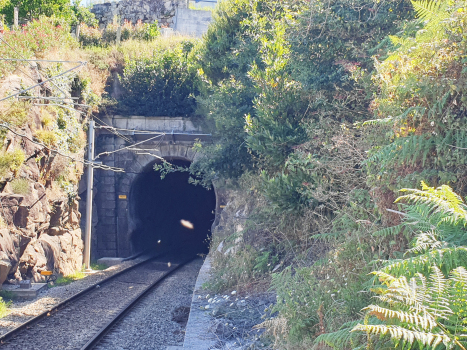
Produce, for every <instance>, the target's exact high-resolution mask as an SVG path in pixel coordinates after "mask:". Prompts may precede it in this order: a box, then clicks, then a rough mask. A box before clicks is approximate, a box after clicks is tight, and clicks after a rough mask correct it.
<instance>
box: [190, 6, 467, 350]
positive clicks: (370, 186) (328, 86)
mask: <svg viewBox="0 0 467 350" xmlns="http://www.w3.org/2000/svg"><path fill="white" fill-rule="evenodd" d="M466 6H467V3H466V2H465V1H463V0H456V1H451V2H441V1H435V0H433V1H429V0H427V1H412V2H411V1H404V0H400V1H398V0H392V1H387V2H379V1H373V0H369V1H354V0H332V1H327V2H320V1H314V2H311V3H310V2H306V1H298V0H297V1H281V2H278V1H274V0H255V1H243V0H227V1H224V2H222V3H220V4H219V6H218V8H217V9H216V10H215V11H214V13H213V15H214V22H213V23H212V25H211V26H210V28H209V30H208V32H207V34H206V35H205V37H204V38H203V41H202V42H201V43H200V45H199V46H197V47H195V49H194V52H195V55H193V56H192V59H193V60H196V63H197V65H198V66H199V69H198V70H199V73H200V76H201V79H202V84H201V85H200V88H199V94H198V95H197V97H196V103H197V110H196V113H197V114H198V115H201V116H203V117H204V122H205V128H206V129H208V130H209V131H210V132H211V133H212V134H213V136H214V139H215V142H214V144H213V145H201V144H198V145H196V146H195V147H196V149H197V151H198V152H200V153H202V154H204V155H205V157H200V158H198V159H199V160H198V161H196V162H195V163H193V164H192V165H191V167H190V172H191V174H192V175H193V180H192V181H193V182H194V183H201V184H203V185H205V186H209V185H210V183H211V182H212V181H214V182H215V183H216V185H217V186H218V187H225V188H229V189H232V188H234V189H235V192H233V193H234V194H233V197H232V198H231V202H230V204H229V206H231V207H232V208H231V209H230V210H231V211H230V212H228V214H226V215H230V214H231V215H232V216H233V217H238V216H239V215H240V216H241V215H242V214H239V213H242V212H244V211H245V212H246V214H245V216H246V218H245V221H241V224H237V223H235V222H236V221H235V220H237V219H235V218H234V219H230V220H231V221H232V225H231V227H225V228H224V230H226V232H223V235H222V238H216V237H214V239H213V241H212V248H213V251H214V250H215V252H214V253H212V255H213V257H214V264H213V266H214V275H213V278H212V280H211V282H210V283H209V286H208V287H209V288H211V289H214V290H223V289H229V288H235V289H237V290H238V289H242V288H244V289H248V288H253V287H252V286H257V285H258V284H262V283H263V282H260V281H261V280H265V281H267V283H270V286H271V288H272V289H273V290H275V291H276V293H277V295H278V299H277V304H276V305H275V306H274V310H275V311H276V312H278V316H277V317H276V318H274V319H270V320H266V321H265V322H264V323H263V324H262V326H263V327H265V328H266V329H267V330H268V332H269V334H272V335H274V337H275V340H276V347H277V348H289V349H300V348H309V344H310V342H315V346H316V347H321V346H324V345H323V344H326V346H329V347H332V348H335V349H349V348H364V347H367V348H369V349H382V348H431V349H435V348H436V349H441V348H459V349H463V348H464V346H465V344H464V339H463V334H464V333H465V332H464V330H463V323H462V322H463V321H461V320H462V319H463V318H464V317H465V316H464V315H463V314H462V312H464V311H463V310H464V307H465V305H466V304H465V301H462V300H460V301H459V299H462V298H460V294H456V293H463V290H464V289H463V288H464V284H465V281H464V278H465V277H464V274H465V270H464V268H465V267H466V266H465V263H466V254H465V238H464V237H465V222H464V220H465V214H464V204H463V200H462V198H463V197H465V196H466V195H467V192H466V190H465V176H466V171H465V170H466V169H465V166H464V163H465V160H466V154H465V149H466V148H467V145H466V141H465V134H466V132H465V130H466V128H465V125H464V124H465V120H464V119H465V118H464V112H465V106H464V102H465V101H464V100H465V98H464V97H463V96H464V83H465V77H464V75H465V62H466V61H465V35H464V31H465V26H466V23H467V22H466V21H465V18H466V17H465V16H466V10H465V8H466ZM422 181H426V182H427V183H429V184H431V185H433V186H434V187H429V186H428V185H426V184H425V183H424V182H422ZM420 183H422V186H421V189H415V188H416V187H417V186H418V185H420ZM404 187H406V188H412V189H413V190H407V191H406V195H404V196H402V197H400V199H398V200H397V201H396V198H397V195H398V194H397V193H398V190H399V189H400V188H404ZM451 188H452V189H451ZM455 193H458V194H455ZM245 208H248V210H247V209H245ZM226 210H227V209H226ZM238 220H240V219H238ZM234 223H235V224H234ZM238 227H241V228H238ZM271 265H275V266H276V267H277V268H276V267H275V268H274V269H272V268H270V266H271ZM277 269H279V272H278V271H277ZM273 270H274V271H275V272H274V273H272V271H273ZM372 271H376V272H374V276H373V278H372V279H369V278H368V274H369V273H371V272H372ZM441 287H443V288H442V289H441ZM375 292H376V294H377V296H378V298H377V299H376V300H378V302H377V303H374V301H375V299H373V295H374V293H375ZM414 300H416V302H415V301H414ZM368 305H370V306H368ZM448 309H449V310H448ZM361 310H364V311H365V312H366V318H365V319H364V320H361V319H360V317H359V315H360V312H361ZM461 310H462V311H461ZM352 329H354V332H351V331H352ZM380 336H381V337H380Z"/></svg>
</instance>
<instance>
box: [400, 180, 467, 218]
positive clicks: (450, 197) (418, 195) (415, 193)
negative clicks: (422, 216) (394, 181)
mask: <svg viewBox="0 0 467 350" xmlns="http://www.w3.org/2000/svg"><path fill="white" fill-rule="evenodd" d="M401 192H408V193H409V194H407V195H404V196H400V197H399V198H397V199H396V201H395V203H398V202H400V201H402V200H405V201H407V202H408V203H412V204H418V203H424V204H427V205H428V206H429V208H430V209H431V210H432V213H438V212H443V213H445V214H452V215H454V216H455V217H456V218H458V219H462V220H463V221H464V224H465V223H467V207H466V206H465V204H464V202H463V200H462V198H461V197H460V196H459V195H458V194H457V193H455V192H454V191H453V190H452V189H451V187H449V186H447V185H442V186H441V187H438V188H436V189H435V188H434V187H429V186H428V185H427V184H426V183H425V182H423V181H422V189H421V190H418V189H409V188H403V189H401Z"/></svg>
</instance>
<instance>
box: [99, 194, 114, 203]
mask: <svg viewBox="0 0 467 350" xmlns="http://www.w3.org/2000/svg"><path fill="white" fill-rule="evenodd" d="M101 198H102V199H103V200H105V201H115V194H114V193H109V192H106V193H102V196H101Z"/></svg>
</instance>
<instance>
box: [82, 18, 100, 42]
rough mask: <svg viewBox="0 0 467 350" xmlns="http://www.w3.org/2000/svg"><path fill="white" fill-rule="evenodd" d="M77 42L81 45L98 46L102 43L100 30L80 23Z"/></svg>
mask: <svg viewBox="0 0 467 350" xmlns="http://www.w3.org/2000/svg"><path fill="white" fill-rule="evenodd" d="M79 42H80V43H81V45H83V46H99V45H101V44H102V32H101V31H100V30H99V28H96V27H91V26H87V25H86V24H85V23H81V26H80V34H79Z"/></svg>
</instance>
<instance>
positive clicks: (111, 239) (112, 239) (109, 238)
mask: <svg viewBox="0 0 467 350" xmlns="http://www.w3.org/2000/svg"><path fill="white" fill-rule="evenodd" d="M105 241H106V242H117V232H113V233H111V234H110V233H107V234H106V235H105Z"/></svg>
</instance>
